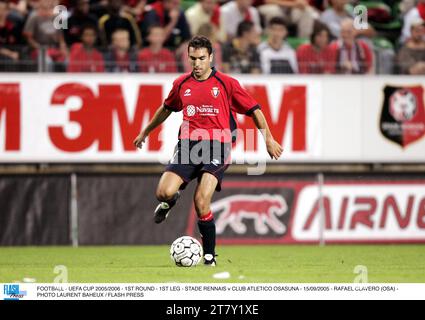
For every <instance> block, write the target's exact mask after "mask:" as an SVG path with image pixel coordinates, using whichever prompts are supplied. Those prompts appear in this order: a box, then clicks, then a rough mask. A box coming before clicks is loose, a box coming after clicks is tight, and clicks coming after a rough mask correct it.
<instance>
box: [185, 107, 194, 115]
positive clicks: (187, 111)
mask: <svg viewBox="0 0 425 320" xmlns="http://www.w3.org/2000/svg"><path fill="white" fill-rule="evenodd" d="M195 113H196V108H195V106H192V105H188V106H187V107H186V114H187V116H188V117H193V116H194V115H195Z"/></svg>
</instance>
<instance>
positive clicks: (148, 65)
mask: <svg viewBox="0 0 425 320" xmlns="http://www.w3.org/2000/svg"><path fill="white" fill-rule="evenodd" d="M138 59H139V65H140V70H139V71H140V72H152V73H154V72H155V73H160V72H165V73H173V72H177V66H176V59H175V58H174V56H173V54H172V53H171V51H170V50H168V49H165V48H162V49H161V50H160V51H159V52H157V53H154V52H153V51H152V50H151V49H150V48H145V49H142V50H141V51H140V52H139V56H138Z"/></svg>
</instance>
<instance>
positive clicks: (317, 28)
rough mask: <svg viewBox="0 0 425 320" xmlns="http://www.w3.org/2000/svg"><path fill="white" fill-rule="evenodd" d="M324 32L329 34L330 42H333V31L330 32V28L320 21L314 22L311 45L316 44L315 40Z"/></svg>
mask: <svg viewBox="0 0 425 320" xmlns="http://www.w3.org/2000/svg"><path fill="white" fill-rule="evenodd" d="M322 31H326V32H327V33H328V36H329V41H330V40H331V37H332V34H331V31H330V30H329V28H328V26H327V25H326V24H324V23H322V22H320V21H315V22H314V26H313V32H312V33H311V35H310V43H311V44H314V39H316V36H317V35H318V34H320V33H322Z"/></svg>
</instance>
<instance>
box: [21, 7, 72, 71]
mask: <svg viewBox="0 0 425 320" xmlns="http://www.w3.org/2000/svg"><path fill="white" fill-rule="evenodd" d="M56 5H57V1H55V0H40V2H39V6H38V9H37V10H35V12H32V13H31V14H30V16H29V18H28V20H27V22H26V24H25V27H24V36H26V38H27V41H28V44H29V45H30V47H31V48H32V49H33V50H34V51H33V54H32V58H33V59H36V58H37V57H38V54H39V51H40V49H45V50H46V63H47V66H48V68H49V71H53V68H54V67H55V66H61V69H62V66H63V64H64V63H65V60H66V59H67V56H68V49H67V46H66V43H65V40H64V36H63V32H62V30H61V29H58V28H56V27H55V18H56V15H55V13H54V7H55V6H56Z"/></svg>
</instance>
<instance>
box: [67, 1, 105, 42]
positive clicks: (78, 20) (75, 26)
mask: <svg viewBox="0 0 425 320" xmlns="http://www.w3.org/2000/svg"><path fill="white" fill-rule="evenodd" d="M89 11H90V0H77V1H76V6H75V8H74V10H73V11H72V14H71V16H70V17H69V18H68V28H67V29H66V30H65V41H66V43H67V44H68V46H71V45H72V44H74V43H75V42H79V41H80V40H81V36H82V34H83V27H84V26H87V25H92V26H97V19H96V17H95V16H93V15H91V14H90V13H89Z"/></svg>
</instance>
